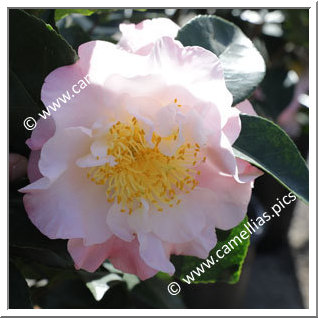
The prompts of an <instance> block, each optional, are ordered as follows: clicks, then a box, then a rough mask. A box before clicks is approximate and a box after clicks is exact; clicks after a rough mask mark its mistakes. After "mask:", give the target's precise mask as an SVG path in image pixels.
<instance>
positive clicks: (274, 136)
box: [233, 115, 309, 203]
mask: <svg viewBox="0 0 318 318" xmlns="http://www.w3.org/2000/svg"><path fill="white" fill-rule="evenodd" d="M240 116H241V121H242V130H241V133H240V136H239V138H238V139H237V140H236V142H235V143H234V145H233V148H234V149H235V155H236V156H237V157H240V158H242V159H244V160H247V161H249V162H250V163H252V164H253V165H255V166H257V167H260V168H261V169H263V170H265V171H266V172H268V173H269V174H271V175H272V176H273V177H274V178H275V179H277V180H278V181H279V182H280V183H282V184H283V185H284V186H285V187H286V188H287V189H289V190H290V191H292V192H293V193H294V194H295V195H297V196H298V197H299V198H300V199H301V200H303V201H304V202H306V203H308V201H309V172H308V167H307V165H306V162H305V160H304V159H303V158H302V156H301V154H300V153H299V151H298V149H297V147H296V146H295V144H294V143H293V142H292V140H291V139H290V138H289V137H288V135H287V134H286V133H285V132H284V131H283V130H282V129H281V128H279V127H278V126H277V125H276V124H274V123H273V122H271V121H269V120H267V119H265V118H261V117H254V116H248V115H240Z"/></svg>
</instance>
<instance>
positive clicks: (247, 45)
mask: <svg viewBox="0 0 318 318" xmlns="http://www.w3.org/2000/svg"><path fill="white" fill-rule="evenodd" d="M176 39H177V40H179V41H180V42H181V43H182V44H183V45H184V46H195V45H198V46H201V47H203V48H205V49H207V50H210V51H211V52H213V53H214V54H216V55H217V56H218V57H219V59H220V61H221V63H222V66H223V69H224V76H225V82H226V86H227V88H228V89H229V91H230V92H231V93H232V95H233V105H236V104H237V103H239V102H241V101H243V100H244V99H246V98H247V97H248V96H249V95H250V94H251V93H252V92H253V90H254V89H255V88H256V87H257V86H258V84H259V83H260V82H261V81H262V79H263V77H264V74H265V63H264V60H263V58H262V56H261V55H260V53H259V52H258V51H257V49H256V48H255V46H254V45H253V43H252V42H251V41H250V40H249V39H248V38H247V37H246V36H245V34H244V33H243V32H242V31H241V30H240V29H239V28H238V27H237V26H236V25H234V24H233V23H231V22H228V21H226V20H224V19H222V18H219V17H216V16H213V15H209V16H208V15H207V16H198V17H196V18H194V19H192V20H191V21H190V22H188V23H187V24H186V25H184V26H183V27H182V28H181V29H180V30H179V33H178V35H177V38H176ZM206 67H209V66H208V65H206Z"/></svg>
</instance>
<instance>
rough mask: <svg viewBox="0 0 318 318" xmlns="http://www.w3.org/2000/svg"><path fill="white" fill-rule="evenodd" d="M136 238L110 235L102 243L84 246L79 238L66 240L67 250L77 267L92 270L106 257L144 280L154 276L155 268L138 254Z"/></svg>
mask: <svg viewBox="0 0 318 318" xmlns="http://www.w3.org/2000/svg"><path fill="white" fill-rule="evenodd" d="M138 249H139V243H138V240H137V239H134V240H133V241H132V242H125V241H122V240H120V239H118V238H116V237H115V236H112V237H111V238H109V239H108V241H106V242H104V243H103V244H95V245H91V246H85V245H84V244H83V241H82V240H81V239H72V240H69V242H68V251H69V252H70V254H71V256H72V258H73V259H74V262H75V266H76V268H77V269H80V268H82V269H85V270H87V271H89V272H94V271H95V270H96V269H97V268H98V267H99V266H100V265H101V264H102V263H103V262H104V261H105V260H106V259H109V260H110V261H111V262H112V264H113V265H114V266H115V267H116V268H117V269H119V270H121V271H123V272H126V273H131V274H135V275H137V276H138V277H139V278H140V279H142V280H144V279H147V278H150V277H152V276H154V275H155V274H156V273H157V270H155V269H153V268H151V267H149V266H148V265H147V264H146V263H145V262H144V261H143V259H142V258H141V257H140V255H139V250H138Z"/></svg>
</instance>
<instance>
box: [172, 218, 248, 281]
mask: <svg viewBox="0 0 318 318" xmlns="http://www.w3.org/2000/svg"><path fill="white" fill-rule="evenodd" d="M246 222H247V218H245V219H244V220H243V221H242V222H241V223H240V224H239V225H238V226H236V227H234V228H233V229H232V230H230V231H220V230H217V238H218V242H217V244H216V246H215V247H214V248H213V249H212V250H211V252H210V254H209V257H208V259H209V260H210V261H212V259H213V261H212V262H214V265H212V264H210V268H208V267H206V266H205V265H202V264H203V262H205V263H206V260H203V259H200V258H197V257H192V256H175V257H173V263H174V265H175V267H176V274H175V275H176V276H177V277H178V278H179V279H181V280H182V281H183V282H185V283H190V284H197V283H215V282H226V283H230V284H233V283H236V282H238V280H239V278H240V274H241V270H242V266H243V263H244V259H245V257H246V254H247V250H248V246H249V242H250V240H249V237H247V238H246V239H241V243H240V242H239V241H238V239H235V241H236V242H237V245H236V244H235V243H233V241H231V240H232V239H234V238H235V237H236V236H238V237H240V233H241V231H243V230H244V231H246V232H247V230H246V227H245V226H244V224H245V223H246ZM247 234H248V232H247ZM230 244H231V245H230ZM226 246H227V247H228V249H227V252H228V251H230V252H229V253H228V254H226V253H225V249H226ZM231 246H232V247H233V248H231ZM217 250H221V251H222V252H221V254H220V255H223V256H224V258H222V259H219V258H218V257H217V255H216V252H217ZM192 271H195V272H197V273H200V275H196V274H194V272H192ZM202 271H203V272H202Z"/></svg>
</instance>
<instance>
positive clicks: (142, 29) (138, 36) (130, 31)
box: [118, 18, 179, 55]
mask: <svg viewBox="0 0 318 318" xmlns="http://www.w3.org/2000/svg"><path fill="white" fill-rule="evenodd" d="M119 29H120V31H121V33H122V37H121V39H120V41H119V42H118V46H119V47H121V48H122V49H124V50H127V51H129V52H134V53H136V54H141V55H147V54H149V52H150V51H151V49H152V47H153V45H154V42H155V41H156V40H158V39H160V38H161V37H163V36H168V37H171V38H175V37H176V36H177V33H178V31H179V26H178V25H177V24H175V23H174V22H172V21H171V20H169V19H166V18H157V19H152V20H144V21H142V22H140V23H138V24H120V25H119Z"/></svg>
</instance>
